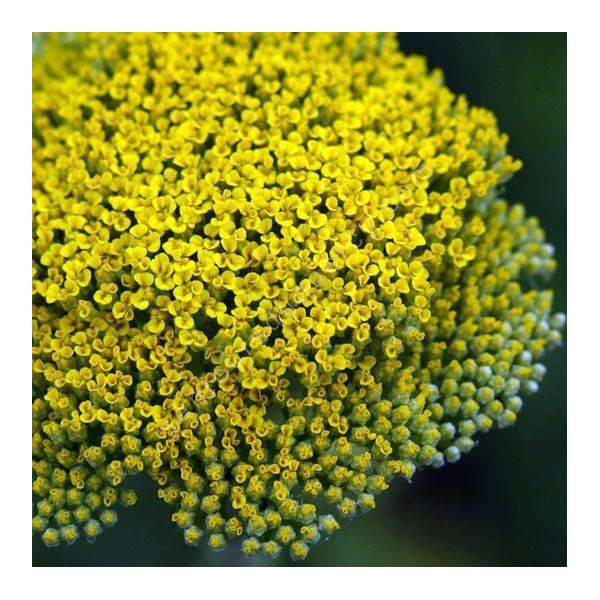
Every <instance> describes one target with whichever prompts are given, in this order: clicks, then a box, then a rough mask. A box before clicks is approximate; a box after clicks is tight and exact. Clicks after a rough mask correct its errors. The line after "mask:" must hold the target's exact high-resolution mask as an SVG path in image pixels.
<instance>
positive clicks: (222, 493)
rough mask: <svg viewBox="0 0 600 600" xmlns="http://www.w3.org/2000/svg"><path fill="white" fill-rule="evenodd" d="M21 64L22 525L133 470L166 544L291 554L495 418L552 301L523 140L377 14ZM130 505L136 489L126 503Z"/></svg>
mask: <svg viewBox="0 0 600 600" xmlns="http://www.w3.org/2000/svg"><path fill="white" fill-rule="evenodd" d="M37 43H38V51H37V52H36V56H35V57H34V64H33V348H32V350H33V435H32V443H33V495H34V509H33V513H34V516H33V530H34V532H36V533H37V534H39V535H41V537H42V540H43V541H44V543H45V544H47V545H50V546H52V545H57V544H60V543H72V542H74V541H75V540H77V539H78V538H81V537H83V538H87V539H88V540H91V541H93V540H94V539H95V538H96V537H97V536H98V535H99V534H100V533H101V532H102V530H103V529H104V528H106V527H111V526H112V525H114V524H115V523H116V522H117V517H118V512H117V511H118V510H119V509H118V506H119V505H125V506H129V505H132V504H134V503H135V502H136V496H135V493H134V492H133V491H132V490H130V489H129V488H128V487H127V483H128V481H127V479H128V477H130V476H133V475H135V474H138V473H142V472H143V473H145V474H147V475H148V476H149V477H151V478H152V479H153V480H154V481H155V482H156V485H157V490H158V495H159V496H160V498H162V499H163V500H164V501H165V502H166V503H168V504H169V505H170V506H172V519H173V521H174V523H175V524H176V525H177V526H179V527H180V528H181V530H182V536H183V539H184V540H185V542H186V543H188V544H191V545H197V544H199V543H206V544H208V546H209V547H210V548H212V549H214V550H220V549H222V548H224V547H225V546H226V545H227V544H228V543H232V542H235V541H236V540H239V541H240V542H241V544H240V546H241V550H242V551H243V552H244V553H245V554H247V555H254V554H259V553H261V554H265V555H267V556H271V557H275V556H277V555H278V554H279V553H280V552H281V551H282V550H284V549H285V550H286V551H287V552H289V553H290V555H291V556H292V558H296V559H302V558H304V557H305V556H306V555H307V553H308V551H309V549H310V546H311V545H313V544H315V543H317V542H318V541H319V540H323V539H325V538H326V537H328V536H330V535H331V534H333V533H334V532H335V531H336V530H337V529H338V528H339V527H340V526H341V525H342V524H343V522H344V521H345V520H348V519H351V518H352V517H354V516H355V515H357V514H358V513H360V512H361V511H367V510H371V509H373V508H374V507H375V503H376V496H377V495H378V494H379V493H382V492H384V491H385V490H386V489H387V488H388V487H389V485H390V482H391V481H392V480H393V479H394V478H403V479H405V480H407V481H410V480H411V478H412V477H413V475H414V474H415V471H416V470H417V469H420V468H423V467H427V466H431V467H441V466H443V465H444V464H445V463H447V462H455V461H457V460H459V459H460V457H461V456H462V455H463V454H465V453H467V452H469V451H470V450H471V449H472V448H473V446H474V445H475V443H476V436H477V434H479V433H485V432H487V431H489V430H490V429H492V428H494V427H506V426H509V425H512V424H513V423H514V422H515V420H516V418H517V414H518V413H519V411H520V409H521V407H522V404H523V400H522V399H523V398H524V397H526V396H528V395H530V394H532V393H535V392H536V391H537V388H538V382H539V381H540V380H541V378H542V377H543V375H544V372H545V368H544V367H543V365H542V364H541V362H540V359H541V357H542V355H543V354H544V352H546V351H547V350H549V349H551V348H552V347H553V346H555V345H557V344H558V343H559V342H560V340H561V335H560V332H559V331H560V329H561V328H562V326H563V324H564V315H561V314H556V315H552V312H551V309H552V292H551V291H549V290H543V289H540V285H539V284H540V282H541V281H543V280H545V279H546V278H547V277H548V276H550V275H551V274H552V272H553V270H554V267H555V263H554V259H553V257H552V255H553V249H552V246H551V245H549V244H547V243H546V242H545V239H544V232H543V231H542V229H541V228H540V226H539V223H538V221H537V219H536V218H535V217H528V216H527V215H526V214H525V211H524V209H523V207H522V206H520V205H510V204H509V203H508V202H507V201H506V200H505V199H503V198H502V184H503V183H504V182H505V181H507V180H508V179H509V178H510V177H511V175H512V174H513V173H514V172H516V171H517V170H518V169H519V168H520V167H521V164H520V162H519V161H518V160H515V159H513V158H512V157H511V156H510V155H508V154H507V152H506V147H507V142H508V138H507V136H506V135H505V134H502V133H500V132H499V131H498V127H497V124H496V119H495V117H494V115H493V114H492V113H491V112H489V111H487V110H485V109H482V108H474V107H470V106H469V105H468V103H467V100H466V99H465V98H464V97H462V96H456V95H455V94H453V93H452V92H451V91H449V90H448V89H447V88H446V87H444V85H443V79H442V75H441V73H440V72H439V71H435V70H434V71H428V70H427V67H426V63H425V60H424V59H423V58H422V57H418V56H406V55H404V54H402V53H401V52H400V51H399V49H398V48H397V44H396V41H395V38H394V36H393V35H391V34H390V35H388V34H384V35H381V34H322V33H318V34H207V33H200V34H156V33H145V34H77V35H74V36H65V35H46V36H44V37H43V38H38V39H37ZM142 510H143V508H142Z"/></svg>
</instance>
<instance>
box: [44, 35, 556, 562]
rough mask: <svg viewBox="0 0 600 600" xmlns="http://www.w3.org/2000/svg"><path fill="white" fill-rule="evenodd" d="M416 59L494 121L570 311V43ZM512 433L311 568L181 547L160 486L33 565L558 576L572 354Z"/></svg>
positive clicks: (425, 484) (373, 517)
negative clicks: (517, 570)
mask: <svg viewBox="0 0 600 600" xmlns="http://www.w3.org/2000/svg"><path fill="white" fill-rule="evenodd" d="M398 37H399V40H400V45H401V48H402V49H403V51H405V52H407V53H416V54H423V55H425V56H427V57H428V61H429V64H430V65H431V66H437V67H441V68H442V69H443V71H444V73H445V78H446V83H447V85H448V86H449V87H450V89H451V90H453V91H454V92H457V93H464V94H466V96H467V97H468V98H469V101H470V102H471V103H472V104H475V105H480V106H485V107H487V108H489V109H491V110H493V111H494V112H495V114H496V115H497V117H498V119H499V123H500V128H501V129H502V130H503V131H506V132H508V133H509V135H510V138H511V141H510V144H509V149H510V151H511V154H513V155H514V156H516V157H518V158H521V159H522V160H523V161H524V163H525V166H524V169H523V170H522V171H521V172H520V173H518V174H517V175H516V176H515V177H514V178H513V179H512V181H511V182H510V183H509V184H508V189H507V191H506V195H507V198H508V199H509V200H510V201H512V202H517V201H518V202H522V203H523V204H525V206H526V207H527V209H528V211H529V213H530V214H535V215H537V216H538V217H539V218H540V220H541V222H542V225H543V226H544V228H545V229H546V232H547V236H548V240H549V241H550V242H551V243H552V244H554V246H555V248H556V258H557V260H558V265H559V266H558V269H557V272H556V275H555V277H554V279H553V281H552V286H551V287H553V288H554V290H555V291H556V297H555V310H559V311H563V312H566V303H567V292H566V253H567V245H566V244H567V239H566V178H567V172H566V108H567V107H566V34H489V33H485V34H483V33H482V34H464V33H454V34H437V33H436V34H424V33H410V34H399V36H398ZM545 363H546V365H547V367H548V373H547V375H546V377H545V379H544V381H543V383H542V385H541V387H540V391H539V393H538V394H537V395H536V396H534V397H533V398H532V399H530V400H529V401H528V403H527V404H526V406H525V407H524V410H523V412H522V413H521V415H520V416H519V421H518V423H517V425H516V426H515V427H513V428H510V429H507V430H502V431H495V432H493V433H491V434H489V435H486V436H484V437H482V439H481V442H480V444H479V446H478V447H477V449H476V450H475V451H474V452H472V453H470V454H468V455H467V456H465V457H464V458H463V459H462V460H461V461H460V462H459V463H457V464H456V465H447V466H445V467H444V468H443V469H441V470H439V471H436V470H434V469H427V470H425V471H423V472H421V473H417V475H416V477H415V479H414V482H413V483H412V485H410V486H408V485H407V484H406V483H403V482H400V481H398V482H396V484H395V485H393V486H392V488H391V489H390V490H389V491H388V492H387V493H385V494H382V495H381V496H380V497H379V498H378V507H377V509H376V510H374V511H372V512H370V513H367V514H365V515H362V516H360V517H357V518H356V519H355V520H354V521H353V522H352V523H351V524H349V525H346V526H345V528H344V529H343V530H342V531H340V532H338V533H337V534H336V535H335V536H334V537H333V538H332V539H331V540H328V541H327V542H325V543H322V544H320V545H318V546H317V547H315V548H314V549H313V551H312V552H311V553H310V555H309V558H308V559H307V560H306V561H305V562H303V563H288V561H287V559H285V558H282V559H280V560H279V561H277V562H276V563H272V562H271V561H268V560H266V559H252V560H250V559H244V558H242V557H240V556H239V550H238V549H237V548H235V547H232V548H229V549H227V550H225V551H224V552H223V553H221V554H215V553H212V552H209V551H207V550H202V549H199V548H190V547H187V546H185V545H184V544H183V543H182V540H181V534H180V532H179V530H178V529H177V527H176V526H175V525H174V524H173V523H171V522H170V514H169V507H168V506H167V505H166V504H164V503H162V502H161V501H160V500H159V499H158V498H157V497H156V494H155V492H154V489H153V484H152V483H151V482H149V481H148V480H146V479H144V478H140V477H138V478H136V479H137V480H136V482H135V487H136V489H137V491H138V493H139V495H140V498H141V501H140V505H139V506H137V507H135V508H133V509H131V510H122V511H120V526H119V528H118V529H116V530H114V531H108V532H106V533H105V534H104V535H102V536H101V537H100V538H99V539H98V541H97V542H96V543H95V544H93V545H91V544H87V543H85V542H81V543H77V544H75V545H73V546H70V547H65V546H61V547H60V548H58V549H53V548H45V547H44V546H43V545H42V543H41V542H40V541H39V539H36V540H34V542H33V565H35V566H225V565H228V566H236V565H239V566H256V565H271V564H280V565H285V564H299V565H306V566H407V565H436V566H442V565H456V566H458V565H461V566H462V565H486V566H526V565H527V566H542V565H543V566H550V565H565V564H566V477H567V472H566V418H567V413H566V345H565V346H563V347H562V348H560V349H559V350H556V351H554V352H553V353H552V354H551V355H549V356H548V357H547V359H546V360H545Z"/></svg>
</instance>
